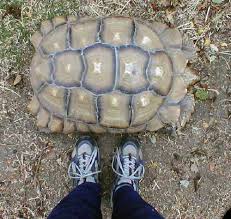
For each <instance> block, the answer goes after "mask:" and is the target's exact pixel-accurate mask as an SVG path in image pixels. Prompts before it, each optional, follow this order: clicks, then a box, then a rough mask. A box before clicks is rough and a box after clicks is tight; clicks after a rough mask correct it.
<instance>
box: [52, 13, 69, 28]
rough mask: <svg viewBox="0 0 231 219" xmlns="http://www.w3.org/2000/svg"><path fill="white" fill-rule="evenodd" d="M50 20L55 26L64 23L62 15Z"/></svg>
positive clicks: (64, 19)
mask: <svg viewBox="0 0 231 219" xmlns="http://www.w3.org/2000/svg"><path fill="white" fill-rule="evenodd" d="M52 22H53V25H54V27H57V26H59V25H61V24H65V23H66V18H65V17H64V16H57V17H54V18H53V20H52Z"/></svg>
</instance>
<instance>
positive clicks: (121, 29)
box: [28, 16, 199, 134]
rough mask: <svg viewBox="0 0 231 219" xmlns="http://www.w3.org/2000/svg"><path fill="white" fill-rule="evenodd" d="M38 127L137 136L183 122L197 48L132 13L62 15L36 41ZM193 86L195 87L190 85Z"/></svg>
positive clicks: (34, 65)
mask: <svg viewBox="0 0 231 219" xmlns="http://www.w3.org/2000/svg"><path fill="white" fill-rule="evenodd" d="M31 42H32V44H33V45H34V47H35V50H36V53H35V55H34V57H33V60H32V63H31V70H30V73H31V76H30V78H31V84H32V87H33V90H34V96H33V98H32V100H31V102H30V104H29V106H28V110H29V111H30V112H31V113H32V114H34V115H37V125H38V127H39V128H40V129H41V130H44V131H48V130H49V131H51V132H55V133H60V132H63V133H65V134H69V133H72V132H74V131H78V132H94V133H99V134H100V133H104V132H110V133H135V132H141V131H144V130H147V131H156V130H158V129H160V128H162V127H165V126H167V125H170V126H173V127H178V128H179V127H181V126H184V125H185V123H186V122H187V121H189V118H190V116H191V113H192V112H193V110H194V106H195V102H194V98H193V95H190V94H188V93H187V87H188V86H190V85H192V84H193V83H195V82H196V81H198V80H199V77H198V76H197V75H196V74H194V72H193V71H192V70H191V69H190V68H189V67H188V66H187V64H188V59H190V58H192V57H193V55H194V54H195V48H194V45H193V44H192V43H190V41H189V40H188V38H186V37H182V36H181V33H180V32H179V30H177V29H176V28H169V27H168V26H167V25H166V24H163V23H159V22H150V23H147V22H144V21H142V20H141V19H134V18H129V17H122V16H117V17H114V16H112V17H106V18H95V19H94V18H89V17H84V18H79V17H77V16H67V17H66V16H59V17H55V18H53V19H52V20H51V21H44V22H43V23H42V24H41V28H40V30H39V31H37V32H36V33H35V34H33V36H32V38H31ZM189 90H190V89H189Z"/></svg>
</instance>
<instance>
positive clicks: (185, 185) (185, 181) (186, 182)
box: [180, 179, 189, 188]
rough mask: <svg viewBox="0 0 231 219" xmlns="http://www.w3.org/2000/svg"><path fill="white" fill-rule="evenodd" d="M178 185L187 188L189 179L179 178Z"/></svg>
mask: <svg viewBox="0 0 231 219" xmlns="http://www.w3.org/2000/svg"><path fill="white" fill-rule="evenodd" d="M180 186H182V187H184V188H188V186H189V181H188V180H185V179H184V180H181V181H180Z"/></svg>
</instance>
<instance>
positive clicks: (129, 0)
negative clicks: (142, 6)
mask: <svg viewBox="0 0 231 219" xmlns="http://www.w3.org/2000/svg"><path fill="white" fill-rule="evenodd" d="M130 2H131V0H128V1H127V2H126V4H125V5H124V7H123V8H122V9H121V10H120V11H119V13H121V12H122V11H123V10H124V9H125V8H126V7H127V5H128V4H129V3H130Z"/></svg>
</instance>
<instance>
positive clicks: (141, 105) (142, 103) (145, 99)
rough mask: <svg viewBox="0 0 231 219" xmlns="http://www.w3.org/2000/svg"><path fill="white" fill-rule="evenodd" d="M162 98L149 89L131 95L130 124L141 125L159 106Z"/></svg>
mask: <svg viewBox="0 0 231 219" xmlns="http://www.w3.org/2000/svg"><path fill="white" fill-rule="evenodd" d="M162 102H163V98H162V97H160V96H158V95H154V94H153V93H152V92H150V91H144V92H142V93H139V94H136V95H135V96H134V97H133V101H132V108H133V116H132V117H133V118H132V123H131V125H132V126H137V125H142V124H144V123H146V122H147V121H148V120H150V119H151V118H152V117H153V116H154V115H155V113H156V112H157V110H158V108H159V107H160V106H161V104H162Z"/></svg>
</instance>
